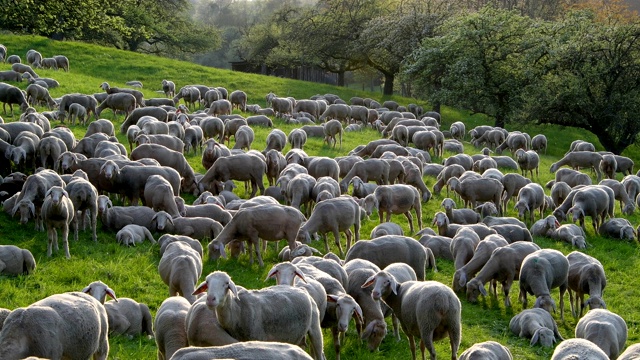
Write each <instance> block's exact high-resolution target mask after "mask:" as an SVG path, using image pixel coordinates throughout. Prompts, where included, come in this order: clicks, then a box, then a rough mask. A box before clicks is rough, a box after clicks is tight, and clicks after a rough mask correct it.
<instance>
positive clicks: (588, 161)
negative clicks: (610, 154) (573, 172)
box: [549, 151, 602, 182]
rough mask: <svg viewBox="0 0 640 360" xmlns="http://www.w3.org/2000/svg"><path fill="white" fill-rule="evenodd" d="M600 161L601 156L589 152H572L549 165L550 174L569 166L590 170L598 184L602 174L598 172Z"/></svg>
mask: <svg viewBox="0 0 640 360" xmlns="http://www.w3.org/2000/svg"><path fill="white" fill-rule="evenodd" d="M600 161H602V155H600V154H598V153H595V152H591V151H572V152H569V153H568V154H566V155H565V156H564V157H563V158H562V159H560V160H559V161H557V162H555V163H553V164H551V168H550V169H549V170H550V171H551V172H552V173H554V172H556V171H557V170H558V169H559V168H560V167H561V166H563V165H569V166H571V167H572V168H573V169H577V168H592V169H593V170H594V171H595V172H596V174H597V176H598V180H597V181H598V182H599V181H600V180H602V172H601V171H600V166H599V165H600Z"/></svg>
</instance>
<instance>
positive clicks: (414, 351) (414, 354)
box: [407, 334, 416, 360]
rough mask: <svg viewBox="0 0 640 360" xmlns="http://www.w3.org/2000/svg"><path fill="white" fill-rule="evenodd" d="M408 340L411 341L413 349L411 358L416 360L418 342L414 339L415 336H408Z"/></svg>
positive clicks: (410, 346) (410, 345)
mask: <svg viewBox="0 0 640 360" xmlns="http://www.w3.org/2000/svg"><path fill="white" fill-rule="evenodd" d="M407 338H408V339H409V348H410V349H411V358H412V359H413V360H416V341H415V340H414V338H413V335H409V334H407Z"/></svg>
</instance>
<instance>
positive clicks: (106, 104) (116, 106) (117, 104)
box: [96, 93, 137, 118]
mask: <svg viewBox="0 0 640 360" xmlns="http://www.w3.org/2000/svg"><path fill="white" fill-rule="evenodd" d="M136 104H137V103H136V98H135V96H133V95H131V94H128V93H115V94H110V95H109V96H107V98H106V99H105V100H104V101H103V102H102V103H101V104H100V105H99V106H98V107H97V108H96V117H98V116H100V113H101V112H102V110H104V109H106V108H109V109H111V110H112V111H113V114H114V117H115V116H116V111H118V110H120V111H123V112H124V113H125V118H126V117H127V116H129V113H130V112H132V111H133V110H134V109H135V108H136Z"/></svg>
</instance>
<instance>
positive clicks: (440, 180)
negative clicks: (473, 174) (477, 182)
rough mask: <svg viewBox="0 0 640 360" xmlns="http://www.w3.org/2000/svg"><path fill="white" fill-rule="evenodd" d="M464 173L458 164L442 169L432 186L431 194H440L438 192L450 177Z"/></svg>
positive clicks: (463, 169)
mask: <svg viewBox="0 0 640 360" xmlns="http://www.w3.org/2000/svg"><path fill="white" fill-rule="evenodd" d="M464 172H465V168H464V167H463V166H462V165H459V164H452V165H448V166H446V167H444V168H443V169H442V170H441V171H440V173H439V174H438V177H437V181H436V183H435V184H434V185H433V192H434V193H435V194H440V190H441V189H442V188H443V187H444V185H445V184H446V183H447V182H448V181H449V179H450V178H452V177H459V176H461V175H462V174H463V173H464ZM448 189H449V188H447V196H448V195H449V190H448Z"/></svg>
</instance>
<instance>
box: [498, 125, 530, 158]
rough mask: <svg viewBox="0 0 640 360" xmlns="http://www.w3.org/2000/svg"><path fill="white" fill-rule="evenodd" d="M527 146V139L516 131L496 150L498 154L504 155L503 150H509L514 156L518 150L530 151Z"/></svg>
mask: <svg viewBox="0 0 640 360" xmlns="http://www.w3.org/2000/svg"><path fill="white" fill-rule="evenodd" d="M527 144H528V141H527V138H526V136H525V135H524V134H523V133H521V132H516V131H514V132H510V133H509V135H507V137H506V139H505V140H504V142H503V143H502V144H500V146H498V147H497V148H496V153H498V154H502V151H503V150H505V149H509V151H511V153H512V154H515V152H516V151H517V150H518V149H524V150H528V149H527Z"/></svg>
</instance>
